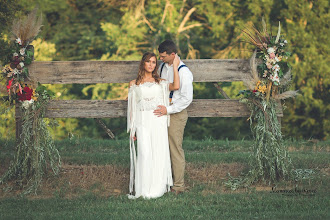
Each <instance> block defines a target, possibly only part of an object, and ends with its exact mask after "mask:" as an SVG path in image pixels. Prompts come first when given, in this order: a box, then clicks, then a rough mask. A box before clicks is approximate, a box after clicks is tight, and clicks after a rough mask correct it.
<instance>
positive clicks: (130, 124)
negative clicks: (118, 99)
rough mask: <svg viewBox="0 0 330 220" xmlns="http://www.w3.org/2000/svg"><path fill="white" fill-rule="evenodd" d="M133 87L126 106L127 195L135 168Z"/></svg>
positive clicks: (132, 185) (131, 186)
mask: <svg viewBox="0 0 330 220" xmlns="http://www.w3.org/2000/svg"><path fill="white" fill-rule="evenodd" d="M134 89H135V86H134V85H133V86H131V88H130V89H129V90H128V104H127V132H130V135H129V136H130V138H129V145H130V181H129V193H130V194H132V193H133V188H134V178H135V172H134V171H135V167H136V151H135V144H134V139H133V137H134V136H135V130H136V128H135V120H136V93H135V90H134Z"/></svg>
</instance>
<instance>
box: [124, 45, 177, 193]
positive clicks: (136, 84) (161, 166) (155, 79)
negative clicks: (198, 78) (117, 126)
mask: <svg viewBox="0 0 330 220" xmlns="http://www.w3.org/2000/svg"><path fill="white" fill-rule="evenodd" d="M179 62H180V59H179V57H178V55H176V56H175V59H174V61H173V66H174V70H176V71H174V81H173V83H169V82H168V81H165V80H163V79H161V78H160V77H159V75H158V74H157V69H158V64H157V58H156V55H155V54H154V53H150V52H147V53H145V54H144V55H143V57H142V60H141V62H140V67H139V72H138V76H137V78H136V80H132V81H131V82H130V83H129V87H130V88H129V93H128V108H127V132H128V131H129V132H130V158H131V169H130V184H129V198H131V199H135V198H139V197H143V198H146V199H149V198H157V197H160V196H162V195H163V194H164V193H165V192H168V191H169V190H170V187H171V186H172V185H173V180H172V171H171V161H170V152H169V144H168V134H167V127H168V126H169V120H170V116H169V115H161V116H156V115H154V113H153V111H154V110H155V109H157V106H159V105H165V106H168V105H169V91H170V90H171V91H172V90H178V89H179V86H180V82H179V73H178V71H177V70H178V65H179ZM135 135H136V136H135ZM136 139H137V155H136V152H135V146H134V140H136Z"/></svg>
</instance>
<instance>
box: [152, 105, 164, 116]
mask: <svg viewBox="0 0 330 220" xmlns="http://www.w3.org/2000/svg"><path fill="white" fill-rule="evenodd" d="M157 107H158V108H157V109H156V110H155V111H154V114H155V115H157V116H158V117H161V116H163V115H167V109H166V107H165V106H163V105H158V106H157Z"/></svg>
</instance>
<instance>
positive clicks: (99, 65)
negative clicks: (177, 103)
mask: <svg viewBox="0 0 330 220" xmlns="http://www.w3.org/2000/svg"><path fill="white" fill-rule="evenodd" d="M183 62H184V63H185V64H186V65H187V66H188V67H189V69H190V70H191V71H192V73H193V75H194V82H214V83H217V82H234V81H244V80H248V79H250V78H249V77H250V74H249V71H250V67H249V61H248V60H241V59H235V60H230V59H226V60H216V59H201V60H183ZM138 65H139V61H53V62H34V63H33V64H32V65H31V66H30V67H29V71H30V77H31V79H32V80H33V81H35V82H40V83H42V84H93V83H128V82H129V81H130V80H132V79H135V78H136V74H137V71H138ZM218 89H219V88H218ZM126 107H127V101H126V100H51V101H50V103H49V106H48V108H47V111H46V114H45V117H48V118H116V117H126ZM249 114H250V112H249V110H248V109H247V107H246V106H245V105H244V104H242V103H240V102H239V101H238V100H230V99H194V100H193V102H192V104H191V105H190V106H189V107H188V115H189V117H247V116H249ZM20 115H21V114H20V112H19V108H16V120H17V121H19V120H20ZM278 116H279V117H282V116H283V112H282V108H279V110H278ZM17 126H18V127H19V124H17ZM18 133H19V131H18Z"/></svg>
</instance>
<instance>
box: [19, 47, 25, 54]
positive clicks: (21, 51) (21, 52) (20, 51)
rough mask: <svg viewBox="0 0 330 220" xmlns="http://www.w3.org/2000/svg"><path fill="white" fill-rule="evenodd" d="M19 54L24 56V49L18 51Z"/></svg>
mask: <svg viewBox="0 0 330 220" xmlns="http://www.w3.org/2000/svg"><path fill="white" fill-rule="evenodd" d="M19 53H20V54H21V55H22V56H23V55H24V54H25V48H22V49H20V50H19Z"/></svg>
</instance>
